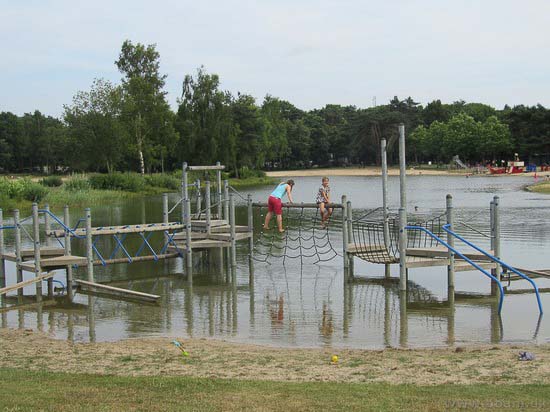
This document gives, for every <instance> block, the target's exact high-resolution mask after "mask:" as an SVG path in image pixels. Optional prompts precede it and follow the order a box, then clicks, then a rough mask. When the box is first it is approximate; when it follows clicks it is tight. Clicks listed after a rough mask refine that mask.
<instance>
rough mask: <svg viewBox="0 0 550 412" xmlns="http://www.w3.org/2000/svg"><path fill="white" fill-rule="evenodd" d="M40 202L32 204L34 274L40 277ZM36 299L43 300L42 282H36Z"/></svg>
mask: <svg viewBox="0 0 550 412" xmlns="http://www.w3.org/2000/svg"><path fill="white" fill-rule="evenodd" d="M38 219H39V216H38V204H36V203H33V204H32V237H33V244H34V276H35V278H39V277H40V276H41V275H42V268H41V267H40V221H39V220H38ZM36 301H37V302H41V301H42V282H36Z"/></svg>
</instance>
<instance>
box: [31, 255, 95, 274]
mask: <svg viewBox="0 0 550 412" xmlns="http://www.w3.org/2000/svg"><path fill="white" fill-rule="evenodd" d="M87 262H88V259H86V258H85V257H82V256H72V255H68V256H65V255H63V256H58V257H54V258H49V259H40V268H41V269H48V270H55V269H63V268H66V267H67V266H73V265H78V266H81V265H85V264H86V263H87ZM21 269H23V270H28V271H29V272H34V270H35V266H34V261H29V262H24V263H22V264H21Z"/></svg>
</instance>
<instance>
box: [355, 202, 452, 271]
mask: <svg viewBox="0 0 550 412" xmlns="http://www.w3.org/2000/svg"><path fill="white" fill-rule="evenodd" d="M408 224H409V225H414V226H422V227H424V228H426V229H428V230H429V231H430V232H432V233H434V234H435V235H437V236H438V237H441V235H442V233H443V229H442V226H443V225H444V224H445V213H442V214H440V215H438V216H435V217H431V218H426V216H423V215H409V220H408ZM352 245H353V248H354V250H353V252H354V254H355V255H356V256H357V257H360V258H361V259H363V260H366V261H368V262H371V263H397V262H399V215H398V214H397V213H395V211H393V212H392V211H389V212H388V213H387V217H386V219H384V215H383V209H382V208H378V209H373V210H371V211H367V213H365V214H364V215H363V216H361V217H359V218H356V219H354V220H353V222H352ZM435 246H437V241H436V240H435V239H433V238H432V237H430V236H428V235H427V234H425V233H424V232H421V231H416V230H415V231H408V236H407V248H432V247H435Z"/></svg>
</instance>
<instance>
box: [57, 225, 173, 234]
mask: <svg viewBox="0 0 550 412" xmlns="http://www.w3.org/2000/svg"><path fill="white" fill-rule="evenodd" d="M178 229H183V224H181V223H144V224H141V225H124V226H102V227H93V228H92V235H93V236H99V235H118V234H124V233H145V232H162V231H164V230H178ZM46 235H48V236H55V237H63V236H65V231H63V230H50V231H49V232H46ZM74 235H76V236H86V229H85V228H80V229H76V230H75V231H74Z"/></svg>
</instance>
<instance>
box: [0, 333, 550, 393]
mask: <svg viewBox="0 0 550 412" xmlns="http://www.w3.org/2000/svg"><path fill="white" fill-rule="evenodd" d="M178 340H179V341H180V342H182V344H183V346H184V348H185V350H187V351H188V353H189V356H188V357H185V356H183V355H182V353H181V352H180V350H179V349H178V348H176V346H175V345H174V344H173V343H172V341H173V338H168V337H166V338H151V339H129V340H121V341H117V342H102V343H76V344H73V343H71V342H68V341H62V340H56V339H53V338H51V337H50V336H48V335H47V334H45V333H42V332H35V331H32V330H29V329H23V330H20V329H0V367H4V368H24V369H27V370H37V371H38V370H40V371H52V372H53V371H54V372H78V373H87V374H109V375H117V376H193V377H206V378H233V379H246V380H251V379H252V380H255V379H257V380H267V381H292V382H308V381H313V382H315V381H323V382H329V381H330V382H385V383H391V384H402V383H407V384H420V385H436V384H443V383H453V384H474V383H508V384H520V383H521V384H527V383H541V384H543V383H544V384H548V383H550V345H541V346H534V345H521V346H518V345H513V346H510V345H502V344H499V345H481V346H466V347H449V348H443V349H411V350H409V349H385V350H361V349H330V348H321V349H320V348H312V349H302V348H275V347H269V346H257V345H249V344H243V343H231V342H227V341H223V340H215V339H196V338H194V339H187V338H180V339H178ZM520 350H528V351H531V352H533V353H534V354H535V355H536V359H535V360H534V361H530V362H525V361H523V362H522V361H519V360H518V352H519V351H520ZM333 355H338V357H339V358H338V362H337V363H333V362H331V357H332V356H333Z"/></svg>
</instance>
